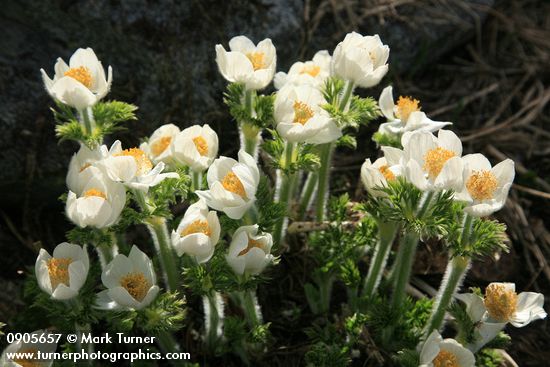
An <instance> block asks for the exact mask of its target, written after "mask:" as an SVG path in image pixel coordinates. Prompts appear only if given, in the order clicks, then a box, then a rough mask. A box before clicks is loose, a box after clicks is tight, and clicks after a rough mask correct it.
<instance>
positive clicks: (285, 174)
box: [273, 142, 297, 244]
mask: <svg viewBox="0 0 550 367" xmlns="http://www.w3.org/2000/svg"><path fill="white" fill-rule="evenodd" d="M295 158H296V157H295V145H294V144H293V143H290V142H287V143H286V146H285V154H284V161H283V164H282V166H283V167H284V168H285V171H282V170H278V171H277V184H276V192H275V201H276V202H278V203H281V204H283V205H284V210H285V216H283V217H282V218H281V219H280V220H279V221H278V222H277V223H276V224H275V229H274V232H273V240H274V242H275V243H276V244H279V243H280V242H281V240H282V239H283V238H284V235H285V231H286V226H287V224H288V215H289V212H290V208H291V205H290V204H291V203H290V202H291V200H292V192H293V191H294V190H293V188H294V183H295V181H296V176H297V174H296V172H294V173H290V172H289V171H288V170H289V169H290V166H291V164H292V163H293V162H294V160H295Z"/></svg>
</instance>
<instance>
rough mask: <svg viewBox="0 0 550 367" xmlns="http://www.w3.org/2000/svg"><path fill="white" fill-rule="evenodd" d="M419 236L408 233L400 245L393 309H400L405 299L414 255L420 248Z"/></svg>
mask: <svg viewBox="0 0 550 367" xmlns="http://www.w3.org/2000/svg"><path fill="white" fill-rule="evenodd" d="M418 240H419V236H418V234H417V233H415V232H409V233H406V234H405V236H404V237H403V241H402V243H401V244H400V245H399V250H398V252H397V259H396V260H395V266H394V272H395V274H393V276H394V286H393V295H392V308H393V309H394V310H395V309H399V308H400V307H401V305H402V304H403V300H404V299H405V288H406V287H407V284H408V283H409V278H410V276H411V272H412V265H413V260H414V254H415V253H416V248H417V246H418Z"/></svg>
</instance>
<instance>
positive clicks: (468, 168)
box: [455, 154, 515, 217]
mask: <svg viewBox="0 0 550 367" xmlns="http://www.w3.org/2000/svg"><path fill="white" fill-rule="evenodd" d="M462 161H463V162H464V175H463V182H464V184H463V187H462V189H461V192H459V193H457V195H456V196H455V198H456V199H457V200H461V201H465V202H467V203H469V204H468V206H467V207H466V208H465V209H464V210H465V211H466V212H467V213H469V214H471V215H473V216H476V217H485V216H488V215H490V214H492V213H494V212H496V211H498V210H500V209H501V208H502V207H503V206H504V203H505V202H506V198H507V197H508V191H510V187H512V182H513V181H514V176H515V170H514V161H512V160H511V159H506V160H504V161H502V162H500V163H499V164H497V165H496V166H494V167H492V168H491V163H490V162H489V160H488V159H487V158H485V156H484V155H483V154H468V155H465V156H464V157H462Z"/></svg>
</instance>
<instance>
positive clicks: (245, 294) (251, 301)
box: [237, 289, 263, 329]
mask: <svg viewBox="0 0 550 367" xmlns="http://www.w3.org/2000/svg"><path fill="white" fill-rule="evenodd" d="M237 297H238V299H239V301H240V303H241V307H242V308H243V310H244V315H245V318H246V321H247V322H248V326H250V328H251V329H253V328H255V327H256V326H258V325H260V324H261V323H262V322H263V321H262V320H263V317H262V310H261V309H260V305H259V304H258V297H257V296H256V291H255V290H252V289H250V290H247V291H241V292H238V293H237Z"/></svg>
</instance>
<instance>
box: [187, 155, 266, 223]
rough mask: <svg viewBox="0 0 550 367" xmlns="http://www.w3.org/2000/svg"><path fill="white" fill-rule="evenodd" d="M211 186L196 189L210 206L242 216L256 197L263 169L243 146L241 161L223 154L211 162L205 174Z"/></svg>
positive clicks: (235, 215) (234, 216) (238, 216)
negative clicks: (259, 167)
mask: <svg viewBox="0 0 550 367" xmlns="http://www.w3.org/2000/svg"><path fill="white" fill-rule="evenodd" d="M206 179H207V181H208V187H209V190H203V191H199V190H197V191H195V193H196V194H197V195H198V196H199V197H200V198H202V199H204V201H206V204H208V206H209V207H211V208H213V209H216V210H220V211H223V212H224V213H225V214H227V216H228V217H229V218H231V219H241V218H242V217H243V215H244V213H245V212H246V211H247V210H248V209H249V208H250V207H251V206H252V205H253V204H254V202H255V201H256V190H257V189H258V184H259V183H260V172H259V170H258V166H257V164H256V161H255V160H254V158H252V156H251V155H250V154H248V153H246V152H245V151H244V150H241V151H239V161H238V162H237V161H236V160H234V159H233V158H228V157H223V156H222V157H220V158H218V159H216V160H215V161H214V163H212V165H211V166H210V168H209V169H208V174H207V176H206Z"/></svg>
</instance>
